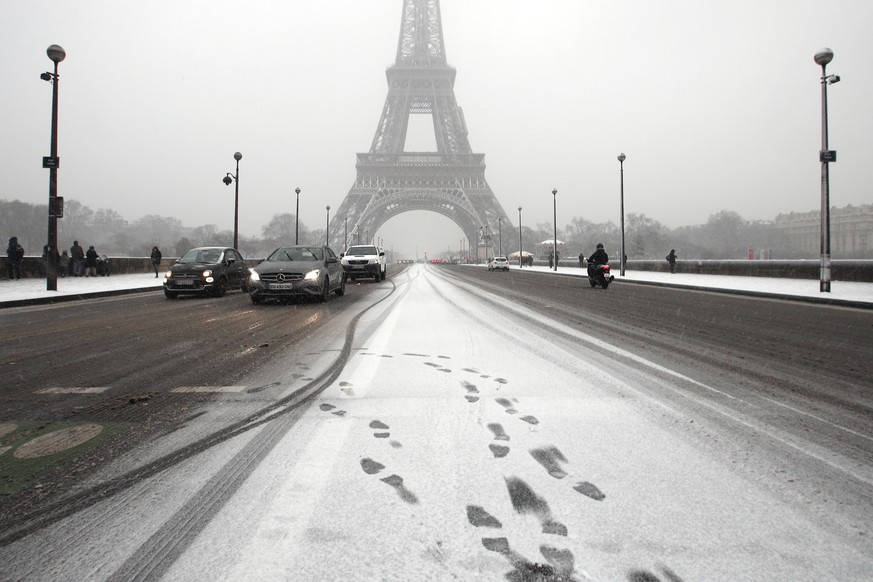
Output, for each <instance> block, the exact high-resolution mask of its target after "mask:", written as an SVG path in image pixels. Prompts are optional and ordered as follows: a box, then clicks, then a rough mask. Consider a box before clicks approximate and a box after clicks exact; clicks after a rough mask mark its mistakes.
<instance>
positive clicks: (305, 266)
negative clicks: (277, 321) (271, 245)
mask: <svg viewBox="0 0 873 582" xmlns="http://www.w3.org/2000/svg"><path fill="white" fill-rule="evenodd" d="M345 292H346V275H345V273H344V272H343V268H342V265H340V262H339V259H337V256H336V254H335V253H334V252H333V251H332V250H331V249H330V248H329V247H326V246H320V247H319V246H312V245H295V246H287V247H279V248H278V249H276V250H275V251H273V252H272V253H270V256H268V257H267V258H266V259H264V260H263V261H262V262H261V263H260V264H259V265H258V266H257V267H255V268H254V269H252V270H251V275H250V278H249V297H250V298H251V300H252V303H261V302H263V301H264V300H265V299H269V298H277V299H288V298H291V297H314V298H317V299H319V300H320V301H327V299H328V296H329V295H330V294H331V293H336V294H337V296H342V295H344V294H345Z"/></svg>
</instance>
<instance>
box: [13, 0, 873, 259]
mask: <svg viewBox="0 0 873 582" xmlns="http://www.w3.org/2000/svg"><path fill="white" fill-rule="evenodd" d="M401 7H402V2H401V0H375V1H371V2H367V3H363V2H354V1H351V0H339V1H338V2H334V3H331V4H319V3H304V2H279V1H278V0H263V1H259V2H252V3H246V4H239V3H231V2H225V1H219V2H207V1H205V0H198V1H189V2H183V3H170V2H167V1H166V0H157V1H156V2H152V3H148V4H142V3H132V2H106V1H101V0H84V1H81V2H77V3H75V4H73V3H66V2H61V1H60V0H48V1H46V2H42V3H15V4H14V5H13V6H12V7H11V8H9V10H8V11H7V17H6V18H5V19H4V20H3V22H2V23H0V33H2V35H3V38H4V39H5V43H6V46H7V50H6V51H3V53H2V54H0V68H2V70H3V71H4V77H5V80H6V82H7V89H6V91H4V92H3V96H2V97H0V99H2V102H0V115H2V126H3V128H4V139H2V140H0V148H2V149H0V160H2V164H3V165H4V171H3V176H4V180H3V182H2V184H0V198H5V199H7V200H15V199H18V200H22V201H25V202H30V203H41V204H44V203H46V200H47V191H48V172H47V171H46V170H44V169H43V168H42V167H41V161H42V156H45V155H48V153H49V129H50V114H51V86H50V84H48V83H46V82H44V81H42V80H40V78H39V75H40V73H42V72H44V71H50V70H51V65H52V63H51V62H50V61H49V59H48V58H47V57H46V54H45V49H46V48H47V47H48V46H49V45H50V44H55V43H56V44H60V45H61V46H63V47H64V49H65V50H66V52H67V58H66V60H64V61H63V62H62V63H61V64H60V70H59V73H60V85H59V89H60V107H59V110H60V111H59V113H60V123H59V157H60V159H61V164H60V170H59V189H58V194H59V195H61V196H65V197H67V198H71V199H76V200H78V201H79V202H81V203H82V204H84V205H87V206H89V207H91V208H93V209H97V208H111V209H114V210H117V211H118V212H119V213H120V214H121V215H122V216H124V217H125V218H126V219H128V220H136V219H137V218H139V217H142V216H145V215H147V214H158V215H162V216H173V217H176V218H179V219H180V220H181V221H182V223H183V224H185V225H186V226H187V225H194V226H196V225H201V224H215V225H216V226H217V227H218V228H219V229H220V230H228V229H231V230H232V228H233V186H230V187H226V186H225V185H224V184H223V183H222V182H221V179H222V178H223V177H224V176H225V174H226V173H227V172H234V171H235V161H234V159H233V154H234V152H236V151H239V152H241V153H242V155H243V159H242V161H241V162H240V182H239V185H240V210H239V220H240V233H241V234H246V235H254V236H260V234H261V227H262V226H263V225H265V224H267V223H268V222H269V220H270V218H271V217H272V216H273V215H274V214H276V213H284V212H290V213H294V212H295V194H294V189H295V188H296V187H299V188H300V189H301V194H300V219H301V221H303V222H305V223H306V224H307V225H308V226H309V227H310V228H318V227H319V225H321V224H323V221H324V216H325V206H326V205H328V204H329V205H330V206H331V207H332V208H333V209H334V211H335V210H336V209H337V208H339V206H340V204H341V203H342V200H343V198H344V197H345V195H346V194H347V193H348V191H349V188H350V187H351V185H352V183H353V182H354V179H355V160H356V154H357V153H358V152H366V151H368V149H369V146H370V143H371V141H372V138H373V135H374V133H375V130H376V125H377V122H378V121H379V116H380V114H381V111H382V106H383V104H384V100H385V97H386V95H387V85H386V82H385V69H386V68H387V67H388V66H390V65H391V64H393V60H394V56H395V52H396V48H397V40H398V35H399V32H400V30H399V24H400V18H399V17H400V11H401ZM441 11H442V19H443V22H442V24H443V34H444V39H445V44H446V53H447V56H448V60H449V62H450V63H451V64H452V65H453V66H455V67H456V68H457V71H458V74H457V80H456V83H455V95H456V97H457V101H458V104H459V106H461V107H462V108H463V111H464V115H465V118H466V121H467V126H468V128H469V139H470V143H471V145H472V148H473V151H474V152H477V153H483V154H485V163H486V165H487V167H486V170H485V177H486V179H487V180H488V182H489V184H490V186H491V189H492V190H493V191H494V193H495V195H496V197H497V199H498V200H499V201H500V203H501V204H502V206H503V208H504V210H505V211H506V213H507V215H508V217H509V220H510V221H511V222H512V223H513V224H515V223H516V222H517V217H518V212H517V208H518V206H519V205H520V206H522V207H523V215H522V223H523V225H529V226H534V225H536V224H539V223H549V224H551V221H552V195H551V190H552V188H557V190H558V194H557V207H558V225H559V227H561V226H563V225H565V224H566V223H568V222H569V220H570V219H571V218H572V217H582V218H585V219H587V220H591V221H594V222H606V221H612V222H613V223H616V224H617V223H618V222H619V164H618V161H617V160H616V156H617V155H618V154H619V153H620V152H624V153H625V154H626V155H627V160H626V161H625V162H624V170H625V172H624V179H625V212H626V213H641V214H645V215H647V216H649V217H650V218H652V219H654V220H657V221H659V222H661V223H663V224H664V225H666V226H668V227H670V228H675V227H677V226H684V225H693V224H702V223H705V222H706V220H707V219H708V218H709V216H711V215H712V214H714V213H716V212H719V211H721V210H732V211H735V212H737V213H738V214H740V215H741V216H743V217H744V218H746V219H748V220H769V219H772V218H774V217H775V216H776V215H777V214H779V213H788V212H809V211H814V210H817V209H818V208H819V203H820V166H819V163H818V150H819V149H820V142H821V86H820V75H821V68H820V67H819V66H818V65H816V64H815V63H814V62H813V55H814V54H815V52H816V51H817V50H819V49H820V48H822V47H824V46H829V47H830V48H831V49H833V50H834V53H835V57H834V61H833V63H832V64H831V65H829V67H828V73H835V74H839V75H840V76H841V78H842V81H841V82H840V83H838V84H836V85H832V86H830V87H829V89H828V100H829V111H828V112H829V124H830V127H829V130H830V131H829V137H830V148H831V149H834V150H837V151H838V152H839V157H838V160H839V161H838V162H837V163H835V164H832V165H831V198H830V202H831V205H832V206H837V207H842V206H846V205H848V204H854V205H861V204H869V203H871V202H873V193H871V191H870V183H871V181H870V179H869V178H870V175H869V174H870V169H869V168H870V166H869V164H866V163H865V160H867V159H870V158H871V154H873V137H871V136H873V132H871V131H870V130H871V126H873V111H871V108H870V107H869V103H870V102H871V97H873V80H871V78H870V75H869V74H868V69H869V66H868V63H867V60H868V59H869V55H871V54H873V37H871V35H870V34H869V31H868V30H867V28H868V26H867V25H868V24H869V23H870V22H873V4H870V3H867V2H862V1H860V0H838V1H835V2H832V3H828V4H827V5H826V6H825V5H822V4H820V3H817V2H812V1H801V2H787V1H783V0H778V1H770V2H763V3H761V2H751V1H749V0H741V1H738V2H716V3H705V4H704V3H695V2H691V1H684V0H683V1H680V0H673V1H668V2H662V3H656V4H642V5H641V4H639V3H635V2H629V1H627V2H615V3H609V4H602V3H589V2H579V1H575V0H544V1H543V2H538V3H533V4H532V3H529V2H523V1H521V0H466V1H463V2H462V1H460V0H442V2H441ZM168 15H172V18H169V17H168ZM485 39H487V41H485V42H483V40H485ZM419 129H420V126H419V127H418V128H416V127H414V128H413V133H412V135H411V136H410V141H409V142H408V143H407V150H414V149H416V147H417V146H416V140H421V141H419V142H417V143H425V144H426V143H427V138H428V136H426V135H425V136H419V135H417V134H416V132H418V131H419ZM375 234H376V236H377V237H379V238H381V239H383V241H384V244H385V246H386V247H388V246H391V245H394V246H395V247H401V246H402V247H403V248H404V249H409V251H408V252H414V250H415V248H422V249H423V248H433V249H441V250H445V249H446V248H456V247H457V246H458V244H459V240H460V238H461V237H462V234H461V231H460V229H458V228H457V227H456V226H455V225H454V224H453V223H449V222H448V221H447V219H445V218H443V217H442V216H440V215H437V214H435V213H429V214H426V215H421V214H419V213H415V214H412V213H410V214H404V215H400V216H398V217H395V218H394V219H392V220H391V221H389V222H388V223H386V224H385V225H384V226H383V227H382V228H381V229H380V230H379V231H378V232H377V233H375Z"/></svg>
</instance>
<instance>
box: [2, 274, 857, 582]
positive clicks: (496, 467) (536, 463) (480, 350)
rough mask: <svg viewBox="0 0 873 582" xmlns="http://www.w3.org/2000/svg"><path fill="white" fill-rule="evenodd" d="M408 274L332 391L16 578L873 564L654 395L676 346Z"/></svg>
mask: <svg viewBox="0 0 873 582" xmlns="http://www.w3.org/2000/svg"><path fill="white" fill-rule="evenodd" d="M394 284H395V285H396V288H397V289H396V292H395V293H393V294H392V295H391V296H390V297H388V298H387V299H386V300H385V301H383V302H382V303H381V304H379V305H377V306H376V307H375V308H373V309H371V310H370V311H368V312H367V313H366V314H365V315H364V316H363V318H362V319H361V321H360V322H359V326H358V328H359V333H358V336H357V338H356V341H355V344H354V349H353V351H352V355H351V357H350V358H349V361H348V363H347V364H346V365H345V367H344V368H343V369H342V371H341V373H340V374H339V376H338V378H337V379H336V380H335V381H333V382H332V383H331V384H330V385H329V386H328V387H327V388H326V389H325V390H324V391H323V392H322V393H321V394H320V395H319V396H318V398H317V399H314V400H312V401H311V402H310V403H309V404H308V405H306V406H304V407H302V408H300V409H298V410H296V411H295V412H293V413H291V414H285V415H279V416H278V417H277V419H276V420H274V421H272V422H270V423H266V424H263V425H261V426H260V427H258V428H256V429H253V430H251V431H249V432H247V433H244V434H243V435H241V436H239V437H236V438H234V439H231V440H229V441H227V442H224V443H222V444H220V445H217V446H215V447H213V448H212V449H210V450H208V451H206V452H204V453H201V454H200V455H198V456H196V457H194V458H191V459H189V460H187V461H185V462H184V463H181V464H179V465H177V466H175V467H173V468H171V469H168V470H167V471H165V472H164V473H161V474H158V475H156V476H154V477H151V478H150V479H148V480H146V481H144V482H143V483H141V484H139V485H137V486H135V487H133V488H131V489H128V490H126V491H125V492H123V493H122V494H120V495H117V496H115V497H114V498H112V499H109V500H106V501H104V502H102V503H100V504H98V505H96V506H94V507H93V508H91V509H89V510H87V511H83V512H81V513H78V514H75V515H72V516H70V517H68V518H67V519H65V520H64V521H61V522H59V523H57V524H55V525H53V526H51V527H49V528H46V529H45V530H42V531H40V532H38V533H37V534H34V535H31V536H29V537H26V538H24V539H22V540H20V541H18V542H15V543H13V544H11V545H9V546H7V547H4V548H2V549H0V563H2V564H3V566H2V567H0V578H4V579H6V578H10V579H17V578H27V579H58V580H61V579H94V578H97V579H100V578H113V577H114V578H115V579H156V578H163V579H168V580H190V579H202V578H204V577H208V578H210V579H213V580H402V581H408V580H505V579H507V575H508V574H510V573H514V574H513V575H514V577H509V578H508V579H512V580H588V579H591V580H655V579H660V580H686V581H691V580H695V581H698V580H823V579H839V580H867V579H869V573H870V572H871V571H873V558H871V557H870V556H867V555H862V554H861V553H860V552H858V551H857V550H856V548H855V546H853V545H852V544H850V543H848V542H847V541H845V540H843V539H840V537H839V536H837V535H835V534H834V533H833V531H832V530H831V529H828V528H825V527H822V526H821V525H820V524H818V523H817V522H816V520H815V519H814V517H812V516H811V515H810V514H809V513H807V512H806V511H804V508H803V507H801V506H797V505H793V504H791V503H786V502H785V496H784V495H776V494H774V493H773V491H772V489H771V488H769V487H766V486H762V484H761V481H760V480H756V479H751V478H749V476H748V474H747V473H745V472H739V471H737V470H735V468H734V465H733V460H732V459H729V458H724V457H721V456H719V455H718V454H716V452H715V451H716V450H717V449H714V448H712V447H708V446H705V445H703V444H701V443H700V442H699V440H695V439H693V438H687V430H686V429H684V428H681V427H682V426H683V425H685V424H686V423H687V418H685V417H683V415H682V413H681V411H679V410H676V409H674V408H672V407H671V406H670V405H669V404H666V403H659V402H654V401H653V400H652V399H651V397H650V396H647V395H645V394H643V393H641V392H640V391H639V390H638V389H637V386H638V384H639V383H640V382H641V380H640V378H643V380H642V381H645V378H646V375H647V374H651V375H652V379H651V382H653V383H663V382H664V377H665V375H666V376H669V375H670V370H669V369H666V368H664V367H663V363H662V362H648V361H644V360H642V359H639V358H636V361H637V364H638V373H637V375H636V376H635V379H634V380H633V382H629V381H627V380H625V379H623V378H622V377H620V374H619V373H618V372H615V373H611V372H610V366H609V365H603V357H602V355H601V354H602V353H603V350H614V351H615V352H616V353H620V352H621V350H620V348H617V347H613V346H608V345H603V344H600V343H599V342H598V340H597V339H596V338H592V337H588V336H585V335H584V334H582V333H581V332H579V331H577V330H569V329H565V328H563V327H562V326H561V324H559V323H556V322H554V321H552V320H550V319H549V318H547V317H544V316H536V315H534V314H530V313H526V314H524V317H519V314H518V313H516V312H515V311H514V308H512V307H508V306H506V305H497V304H495V303H493V302H489V301H488V300H487V298H486V297H480V296H479V295H478V294H477V293H476V292H475V289H468V288H464V287H463V286H460V285H458V284H457V283H453V282H452V281H450V280H449V279H447V278H445V277H442V276H440V275H439V273H438V272H436V271H435V270H431V269H428V268H426V267H425V266H418V265H417V266H415V267H414V268H412V269H410V270H408V271H407V272H406V273H404V274H402V275H400V276H398V277H396V278H395V280H394ZM567 334H575V336H574V338H575V340H576V341H573V342H568V341H567ZM558 335H560V336H561V338H563V339H558V337H557V336H558ZM594 347H596V348H597V351H593V349H592V348H594ZM334 349H338V347H337V346H335V347H334V348H331V347H330V346H327V347H325V351H324V352H323V353H321V355H320V357H319V358H316V359H317V360H318V361H320V362H326V361H328V360H330V358H332V357H333V356H330V354H331V353H333V354H334V355H335V352H334V351H332V350H334ZM625 355H626V354H625ZM298 357H299V355H294V354H289V355H288V359H287V361H286V362H277V363H276V368H277V369H282V368H283V367H284V369H285V370H287V374H288V378H287V381H288V383H289V384H291V383H293V382H294V379H292V378H291V375H292V372H293V371H294V365H293V362H294V361H296V358H298ZM259 381H260V380H259ZM194 422H196V421H194ZM204 422H205V420H204ZM704 422H705V420H704ZM677 427H679V428H677ZM702 430H704V432H707V433H708V435H709V436H710V438H712V439H714V440H718V439H719V438H721V435H720V433H719V432H718V431H719V429H718V427H717V426H715V425H713V426H711V427H704V428H703V429H702ZM766 469H767V467H759V470H760V471H761V472H766ZM851 501H852V500H847V502H851ZM864 511H865V512H866V514H867V515H869V509H865V510H864ZM37 556H39V558H38V560H37ZM537 576H540V577H537ZM646 576H648V577H646Z"/></svg>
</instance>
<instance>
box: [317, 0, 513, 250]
mask: <svg viewBox="0 0 873 582" xmlns="http://www.w3.org/2000/svg"><path fill="white" fill-rule="evenodd" d="M455 74H456V71H455V68H454V67H451V66H449V65H448V64H447V61H446V52H445V45H444V43H443V30H442V18H441V16H440V3H439V0H403V14H402V19H401V26H400V40H399V42H398V43H397V59H396V61H395V63H394V64H393V65H392V66H390V67H389V68H388V69H387V71H386V76H387V78H388V97H387V98H386V99H385V106H384V108H383V110H382V117H381V119H380V120H379V126H378V127H377V128H376V135H375V137H374V138H373V143H372V145H371V146H370V151H369V152H368V153H359V154H358V161H357V164H356V168H357V178H356V179H355V183H354V185H353V186H352V188H351V190H350V191H349V193H348V195H347V196H346V197H345V199H344V200H343V202H342V204H341V205H340V208H339V210H338V211H337V212H336V214H335V215H334V218H333V221H332V224H331V225H330V232H331V233H334V234H332V236H331V237H330V240H331V244H332V245H334V246H335V247H337V246H338V247H341V248H342V249H343V250H344V249H345V247H346V246H347V245H348V244H350V243H358V242H359V243H364V242H370V241H371V240H373V239H374V237H375V234H376V231H377V230H378V229H379V227H380V226H382V225H383V224H384V223H385V222H386V221H388V220H389V219H391V218H393V217H395V216H397V215H399V214H402V213H404V212H409V211H413V210H427V211H433V212H437V213H439V214H442V215H443V216H446V217H447V218H449V219H450V220H452V221H453V222H455V224H457V225H458V226H459V227H460V228H461V230H462V231H463V233H464V235H465V236H466V238H467V240H468V241H469V242H470V247H469V248H471V249H473V248H476V245H477V244H481V243H482V242H483V238H485V241H486V242H489V241H488V239H490V236H491V233H494V232H496V231H497V228H496V227H497V226H498V224H497V223H498V220H502V224H503V225H504V226H511V223H510V221H509V219H508V216H507V215H506V213H505V212H504V211H503V208H502V207H501V206H500V203H499V202H498V201H497V198H496V197H495V196H494V193H493V192H492V191H491V188H490V187H489V186H488V182H487V181H486V180H485V162H484V158H485V155H484V154H475V153H473V152H472V150H471V148H470V142H469V141H468V140H467V124H466V122H465V120H464V113H463V111H462V110H461V108H460V107H459V106H458V103H457V101H456V99H455V90H454V87H455ZM418 114H430V115H431V117H432V119H433V128H434V138H435V141H436V149H437V151H436V152H406V151H404V146H405V143H406V137H407V130H408V128H409V116H410V115H418ZM344 224H345V227H344V226H343V225H344ZM344 237H347V238H348V240H343V238H344Z"/></svg>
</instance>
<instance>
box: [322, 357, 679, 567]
mask: <svg viewBox="0 0 873 582" xmlns="http://www.w3.org/2000/svg"><path fill="white" fill-rule="evenodd" d="M364 355H377V354H372V353H369V354H364ZM403 355H404V356H408V357H420V358H428V357H429V356H427V355H425V354H411V353H406V354H403ZM379 357H391V356H386V355H379ZM438 358H439V359H446V360H447V359H449V358H448V357H446V356H438ZM424 365H425V366H428V367H430V368H433V369H434V370H435V371H438V372H443V373H451V372H452V370H451V369H450V368H448V367H446V366H443V365H442V364H438V363H434V362H430V361H426V362H424ZM463 371H464V372H467V373H470V374H479V377H480V378H482V379H491V380H493V381H494V382H496V383H497V384H499V385H505V384H507V381H506V380H505V379H503V378H492V377H491V376H489V375H487V374H480V373H479V372H478V371H477V370H475V369H473V368H463ZM461 386H462V387H463V389H464V391H465V394H464V398H465V399H466V401H467V402H469V403H471V404H473V403H477V402H479V400H480V398H481V393H480V391H479V388H478V387H477V386H476V385H475V384H473V383H471V382H467V381H462V382H461ZM498 389H499V387H498ZM340 390H341V391H342V392H343V393H345V394H346V395H348V396H354V391H353V389H352V386H351V384H350V383H348V382H341V383H340ZM494 402H495V403H496V404H497V405H499V406H500V407H501V408H502V409H503V411H504V412H505V413H506V414H509V415H512V416H515V417H516V418H517V419H518V420H520V421H522V422H525V423H527V424H529V425H537V424H539V420H538V419H537V418H536V417H535V416H533V415H529V414H519V411H518V409H517V408H516V405H517V404H518V401H517V400H516V399H508V398H503V397H500V398H495V399H494ZM320 409H321V410H322V411H325V412H330V413H331V414H333V415H336V416H340V417H342V416H344V415H345V414H346V411H345V410H336V406H334V405H332V404H328V403H322V404H321V405H320ZM369 428H370V429H371V430H372V431H373V433H372V434H373V438H376V439H389V437H390V436H391V432H390V427H389V426H388V425H387V424H385V423H384V422H382V421H381V420H378V419H374V420H372V421H371V422H370V423H369ZM487 428H488V430H489V431H490V432H491V435H492V437H493V439H492V440H493V441H494V442H492V443H490V444H489V445H488V448H489V450H490V451H491V453H492V455H493V456H494V458H498V459H500V458H504V457H506V456H507V455H509V453H510V446H509V444H508V443H509V442H510V440H511V439H510V435H509V434H508V433H507V432H506V430H505V429H504V427H503V425H502V424H500V423H499V422H492V423H489V424H488V425H487ZM388 442H389V443H390V445H391V446H392V447H395V448H400V447H401V446H402V445H401V444H400V443H399V442H398V441H396V440H389V441H388ZM528 452H529V454H530V455H531V457H532V458H533V459H534V460H535V461H536V462H537V463H539V464H540V466H542V467H543V469H545V471H546V473H547V474H548V475H549V476H551V477H553V478H555V479H564V478H565V477H567V476H568V473H567V471H566V470H564V467H563V466H564V465H565V464H568V463H569V461H568V460H567V458H566V457H565V456H564V454H563V453H561V451H560V450H559V449H558V448H557V447H555V446H553V445H552V446H543V447H538V448H534V449H531V450H530V451H528ZM360 464H361V469H362V470H363V471H364V473H366V474H367V475H372V476H378V475H379V474H381V473H382V472H383V471H384V470H385V468H386V467H385V465H383V464H382V463H380V462H378V461H376V460H374V459H372V458H370V457H364V458H362V459H361V461H360ZM380 481H382V482H383V483H385V484H387V485H389V486H390V487H391V488H392V489H394V491H395V492H396V493H397V495H398V496H399V497H400V499H401V500H403V501H404V502H406V503H409V504H412V505H416V504H418V503H419V500H418V497H417V496H416V495H415V493H413V492H412V491H411V490H410V489H409V488H408V487H406V485H405V484H404V481H403V478H402V477H401V476H399V475H397V474H395V473H392V474H390V475H388V476H387V477H381V478H380ZM504 481H505V484H506V489H507V493H508V495H509V498H510V501H511V502H512V507H513V509H514V510H515V511H516V512H517V513H519V514H522V515H532V516H534V517H535V518H536V519H537V520H538V521H539V523H540V527H541V529H542V533H543V534H546V535H549V536H553V535H554V536H562V537H566V536H567V527H566V526H565V525H564V524H563V523H561V522H559V521H557V520H556V519H555V518H554V515H553V513H552V510H551V508H550V507H549V504H548V502H547V501H546V500H545V499H544V498H542V497H540V496H539V495H537V494H536V492H535V491H534V490H533V489H532V488H531V486H530V485H528V484H527V483H526V482H525V481H524V480H522V479H520V478H519V477H516V476H512V477H505V478H504ZM572 488H573V490H574V491H577V492H578V493H581V494H582V495H584V496H585V497H588V498H590V499H592V500H594V501H602V500H604V499H605V498H606V495H605V494H604V493H603V492H602V491H601V490H600V489H599V488H598V487H597V486H596V485H594V484H593V483H590V482H588V481H579V482H577V483H576V484H575V485H574V486H573V487H572ZM466 511H467V520H468V521H469V523H470V524H471V525H472V526H473V527H475V528H486V529H494V530H500V529H502V528H503V524H502V523H501V522H500V520H499V519H498V518H497V517H495V516H494V515H492V514H490V513H489V512H488V511H487V510H486V509H485V508H484V507H482V506H479V505H468V506H467V507H466ZM481 541H482V545H483V547H485V549H486V550H488V551H491V552H495V553H497V554H500V555H502V556H503V557H505V558H506V559H507V561H508V562H509V563H510V565H511V566H512V567H513V568H514V570H513V571H512V572H510V573H507V574H506V578H507V579H509V580H542V581H544V582H545V581H555V582H557V581H574V580H576V578H574V577H573V572H574V571H575V558H574V556H573V553H572V552H571V551H570V550H566V549H558V548H556V547H555V546H553V545H550V544H542V545H541V546H540V548H539V549H540V553H541V554H542V557H543V559H544V562H531V561H529V560H528V559H526V558H525V557H524V556H522V555H520V554H519V553H517V552H515V551H514V550H512V548H511V547H510V545H509V540H508V539H507V538H506V537H502V536H496V537H492V536H484V537H482V538H481ZM661 572H662V573H663V575H664V580H666V581H667V582H681V578H679V576H677V575H676V574H675V573H674V572H673V571H672V570H670V569H669V568H667V567H664V566H662V567H661ZM627 579H628V580H629V582H660V580H661V578H659V577H658V576H656V575H655V574H653V573H652V572H651V571H648V570H639V569H634V570H631V571H630V572H628V575H627Z"/></svg>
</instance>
